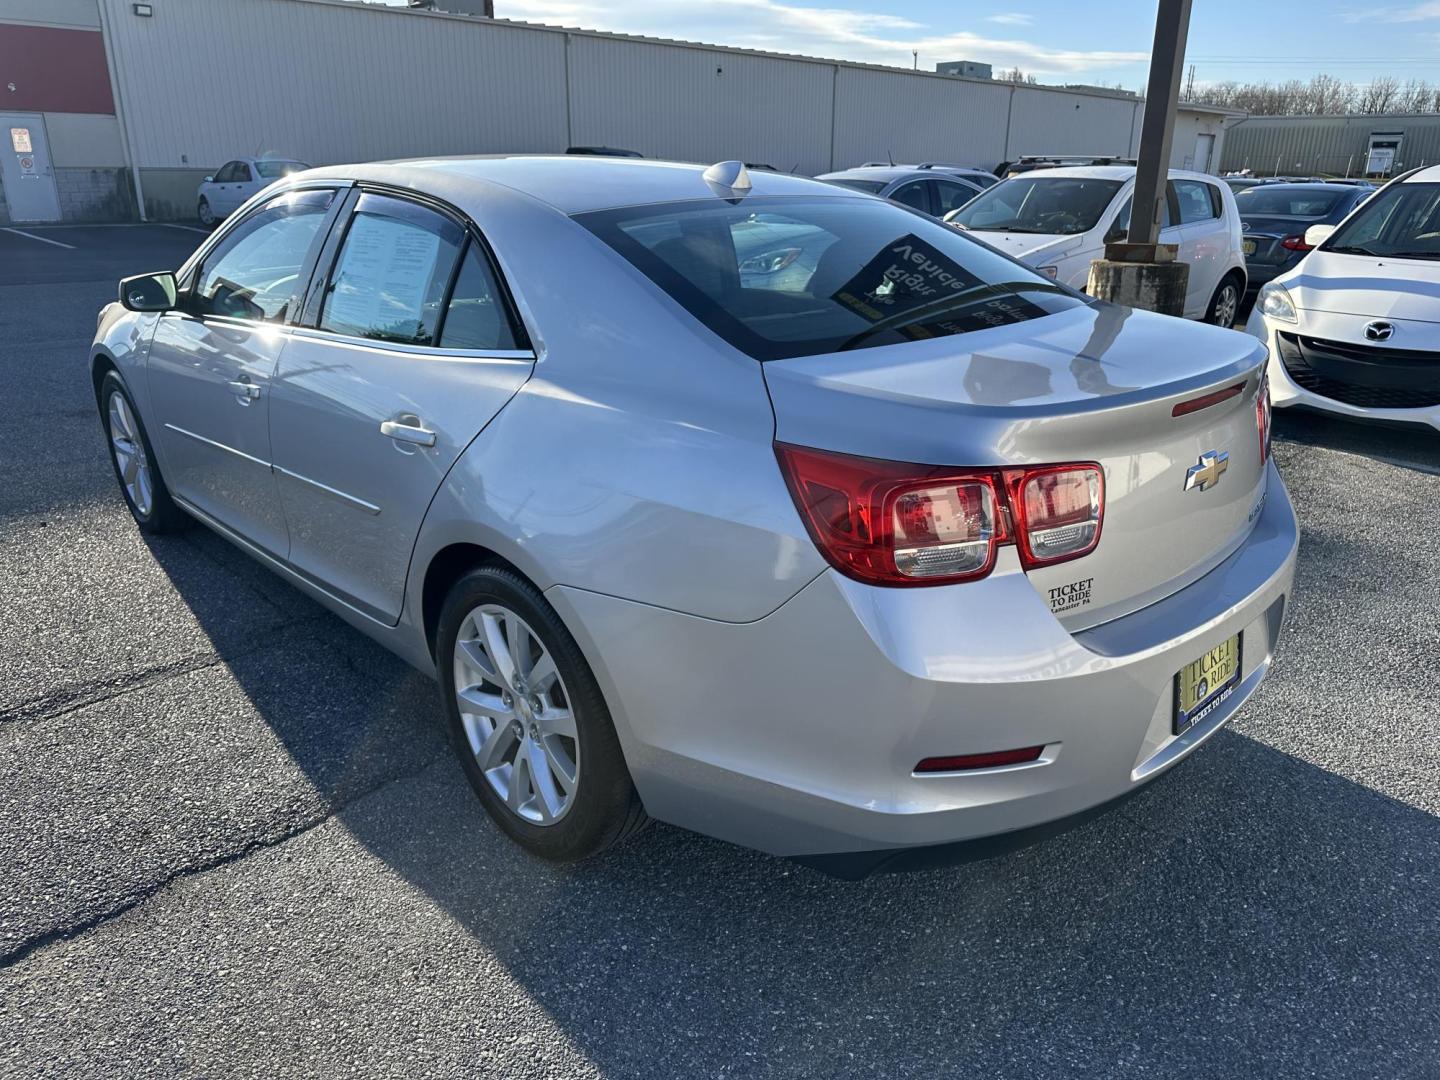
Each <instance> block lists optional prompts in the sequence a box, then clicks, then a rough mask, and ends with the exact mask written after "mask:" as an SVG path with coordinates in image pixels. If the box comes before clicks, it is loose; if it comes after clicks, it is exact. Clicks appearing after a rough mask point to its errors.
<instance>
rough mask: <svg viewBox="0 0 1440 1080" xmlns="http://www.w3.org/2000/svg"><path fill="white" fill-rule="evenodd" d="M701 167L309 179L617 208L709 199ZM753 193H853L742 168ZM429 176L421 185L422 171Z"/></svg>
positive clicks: (491, 165) (509, 162)
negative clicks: (487, 192) (504, 193)
mask: <svg viewBox="0 0 1440 1080" xmlns="http://www.w3.org/2000/svg"><path fill="white" fill-rule="evenodd" d="M706 168H708V166H706V165H695V164H691V163H687V162H678V161H656V160H654V159H648V158H607V157H593V156H590V155H587V154H547V155H493V156H485V157H440V158H415V159H413V160H407V161H382V162H375V163H373V164H365V165H339V166H332V167H326V168H322V169H314V170H312V171H311V172H309V173H306V174H305V176H306V178H307V179H309V178H312V177H313V178H316V179H319V178H328V177H335V178H338V179H345V180H374V181H377V182H381V183H391V184H413V185H414V186H415V187H416V188H418V189H420V190H422V191H423V190H425V189H426V188H427V187H432V188H436V189H439V188H443V189H444V190H443V191H441V190H436V191H434V192H433V194H437V195H440V196H441V197H445V198H450V200H451V201H452V202H461V201H463V200H464V197H465V196H466V195H467V194H475V195H479V194H482V193H483V192H484V189H485V188H486V186H487V185H497V186H501V187H505V188H510V189H512V190H514V191H518V192H520V193H522V194H524V195H528V196H530V197H531V198H533V199H537V200H539V201H540V202H543V203H546V204H548V205H550V206H551V207H553V208H554V209H556V210H559V211H561V212H562V213H565V214H581V213H585V212H586V211H590V210H606V209H611V208H613V207H618V206H639V205H644V204H648V203H662V202H679V201H683V200H686V199H711V198H715V197H716V191H715V189H714V188H713V187H711V185H710V184H708V183H707V182H706V181H705V179H704V175H703V174H704V172H705V170H706ZM747 172H748V173H749V176H750V182H751V189H750V193H751V194H753V195H781V196H785V195H788V196H801V195H803V196H809V197H812V198H854V197H855V193H854V192H847V191H846V190H845V189H843V188H838V187H836V186H834V185H833V184H821V183H817V182H816V181H814V180H811V179H810V178H808V177H801V176H791V175H789V174H788V173H775V172H769V171H768V170H765V169H750V170H747ZM427 175H428V176H429V177H430V178H432V179H431V180H430V181H429V183H428V184H427V182H426V179H425V177H426V176H427Z"/></svg>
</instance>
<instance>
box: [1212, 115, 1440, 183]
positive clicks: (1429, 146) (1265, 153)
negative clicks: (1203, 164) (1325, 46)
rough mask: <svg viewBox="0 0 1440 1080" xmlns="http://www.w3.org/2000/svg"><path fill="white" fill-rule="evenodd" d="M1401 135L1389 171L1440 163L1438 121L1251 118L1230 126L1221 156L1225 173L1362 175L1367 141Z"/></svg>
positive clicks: (1421, 118)
mask: <svg viewBox="0 0 1440 1080" xmlns="http://www.w3.org/2000/svg"><path fill="white" fill-rule="evenodd" d="M1396 131H1398V132H1403V133H1404V139H1403V141H1402V142H1401V145H1400V151H1399V153H1398V154H1396V156H1395V166H1394V170H1393V171H1396V172H1398V171H1400V170H1402V169H1408V168H1413V167H1414V166H1416V165H1425V164H1431V165H1433V164H1435V163H1436V162H1440V116H1255V117H1250V118H1249V119H1247V120H1244V121H1241V122H1239V123H1237V124H1235V125H1234V126H1232V127H1231V128H1230V130H1229V132H1228V133H1227V134H1226V136H1225V146H1224V152H1223V154H1222V156H1221V162H1222V166H1223V167H1224V168H1225V169H1247V168H1248V169H1251V170H1253V171H1254V172H1257V173H1262V174H1270V173H1275V172H1277V171H1278V172H1281V173H1334V174H1336V175H1340V176H1343V175H1345V174H1346V171H1347V169H1348V170H1349V172H1350V173H1351V174H1352V175H1359V174H1361V173H1363V172H1364V170H1365V161H1366V157H1367V155H1368V153H1369V150H1370V136H1371V135H1372V134H1377V133H1380V132H1396Z"/></svg>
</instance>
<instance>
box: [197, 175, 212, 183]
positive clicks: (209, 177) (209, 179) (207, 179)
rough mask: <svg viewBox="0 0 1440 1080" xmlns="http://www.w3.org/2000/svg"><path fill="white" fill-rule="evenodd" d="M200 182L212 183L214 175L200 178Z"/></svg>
mask: <svg viewBox="0 0 1440 1080" xmlns="http://www.w3.org/2000/svg"><path fill="white" fill-rule="evenodd" d="M200 182H201V183H202V184H213V183H214V182H215V177H213V176H207V177H205V179H203V180H201V181H200Z"/></svg>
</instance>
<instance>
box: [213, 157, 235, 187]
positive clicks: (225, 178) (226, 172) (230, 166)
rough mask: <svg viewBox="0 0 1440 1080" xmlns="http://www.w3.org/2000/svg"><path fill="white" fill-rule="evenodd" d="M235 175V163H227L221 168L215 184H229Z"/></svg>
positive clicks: (216, 175)
mask: <svg viewBox="0 0 1440 1080" xmlns="http://www.w3.org/2000/svg"><path fill="white" fill-rule="evenodd" d="M234 175H235V163H234V162H233V161H227V162H226V163H225V164H224V165H221V166H220V171H219V172H217V173H216V174H215V183H217V184H228V183H229V182H230V178H231V177H232V176H234Z"/></svg>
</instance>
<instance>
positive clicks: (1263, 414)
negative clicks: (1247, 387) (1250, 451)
mask: <svg viewBox="0 0 1440 1080" xmlns="http://www.w3.org/2000/svg"><path fill="white" fill-rule="evenodd" d="M1255 430H1256V431H1257V432H1259V433H1260V464H1261V465H1264V464H1265V462H1267V461H1269V460H1270V373H1269V372H1268V371H1267V372H1264V373H1263V374H1261V376H1260V389H1259V390H1258V391H1256V393H1255Z"/></svg>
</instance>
